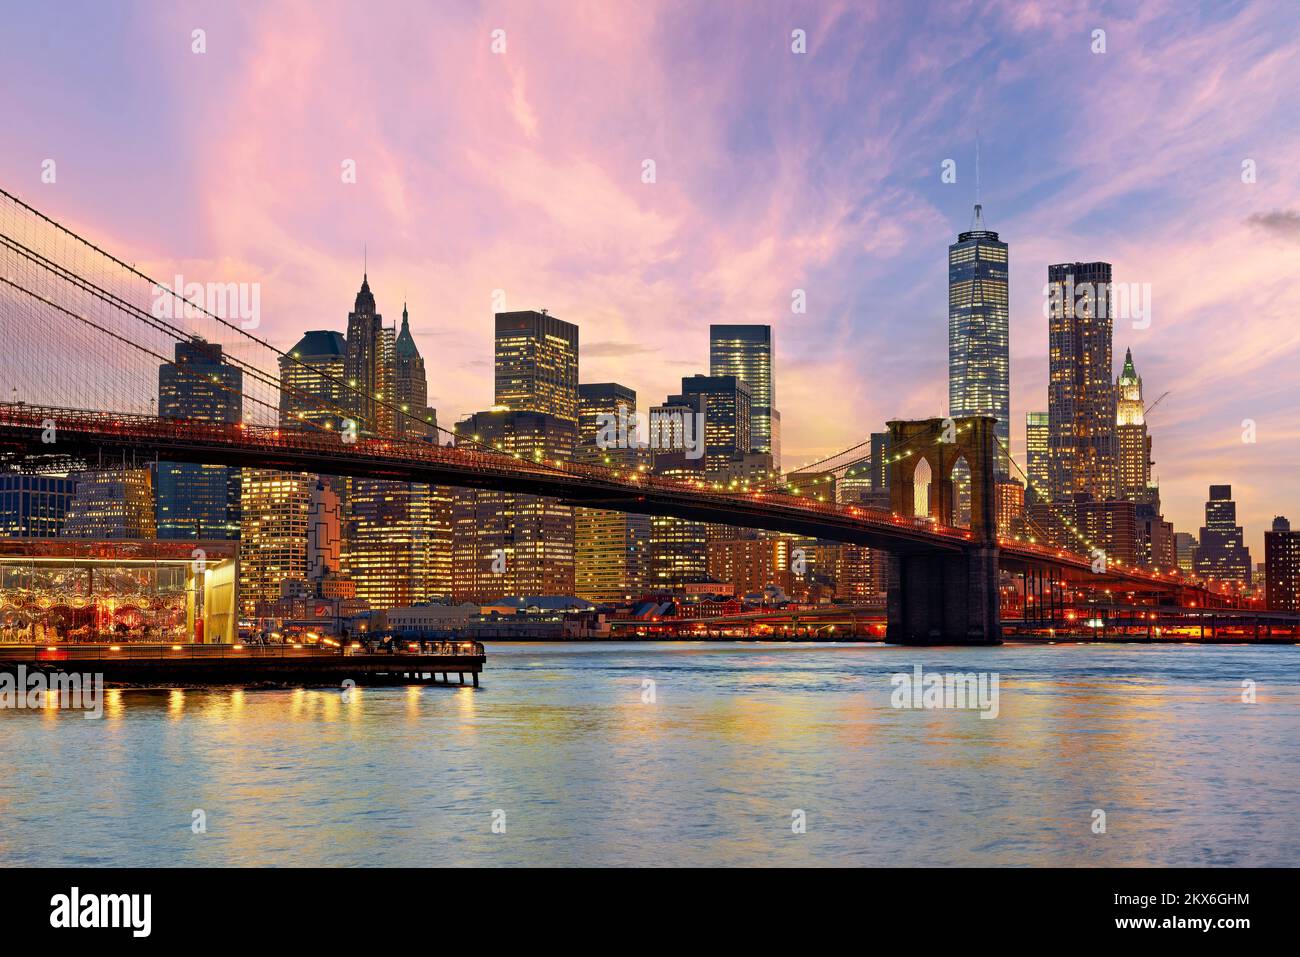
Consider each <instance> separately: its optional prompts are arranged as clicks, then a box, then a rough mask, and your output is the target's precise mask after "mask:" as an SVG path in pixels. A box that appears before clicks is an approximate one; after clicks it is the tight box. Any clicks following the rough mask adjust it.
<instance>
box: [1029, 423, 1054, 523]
mask: <svg viewBox="0 0 1300 957" xmlns="http://www.w3.org/2000/svg"><path fill="white" fill-rule="evenodd" d="M1049 434H1050V426H1049V425H1048V415H1047V413H1046V412H1027V413H1025V474H1026V475H1027V476H1028V477H1029V483H1028V485H1027V486H1026V487H1025V501H1027V502H1030V503H1033V502H1036V501H1037V500H1038V499H1039V497H1040V496H1043V495H1046V494H1047V490H1048V488H1049V487H1050V474H1051V473H1050V466H1049V464H1048V461H1049V460H1048V452H1047V450H1048V447H1049V446H1048V436H1049Z"/></svg>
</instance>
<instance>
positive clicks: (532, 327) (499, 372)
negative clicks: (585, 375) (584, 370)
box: [494, 310, 578, 426]
mask: <svg viewBox="0 0 1300 957" xmlns="http://www.w3.org/2000/svg"><path fill="white" fill-rule="evenodd" d="M495 349H496V356H495V363H494V364H495V370H496V399H495V401H496V404H497V405H498V406H505V407H506V408H508V409H511V410H513V411H515V412H544V413H545V414H547V415H553V416H555V417H556V418H557V419H564V420H565V421H567V422H571V423H573V424H574V425H575V426H576V425H577V422H578V327H577V326H575V325H574V324H573V323H571V322H564V321H563V320H560V319H556V318H555V317H554V316H552V315H549V314H548V313H547V312H546V311H545V310H543V311H542V312H532V311H524V312H498V313H497V314H496V340H495Z"/></svg>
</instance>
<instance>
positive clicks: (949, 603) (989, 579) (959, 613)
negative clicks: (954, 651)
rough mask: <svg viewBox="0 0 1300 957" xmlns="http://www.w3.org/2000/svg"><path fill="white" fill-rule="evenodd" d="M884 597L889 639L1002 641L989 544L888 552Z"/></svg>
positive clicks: (941, 642)
mask: <svg viewBox="0 0 1300 957" xmlns="http://www.w3.org/2000/svg"><path fill="white" fill-rule="evenodd" d="M888 601H889V604H888V612H889V623H888V625H887V627H886V631H885V640H886V641H887V642H889V643H890V644H896V645H997V644H1001V643H1002V619H1001V615H1000V611H999V607H998V550H997V548H995V547H990V546H974V547H971V548H968V549H965V550H964V551H962V552H960V553H952V552H939V553H925V554H916V555H910V554H901V555H891V556H890V558H889V599H888Z"/></svg>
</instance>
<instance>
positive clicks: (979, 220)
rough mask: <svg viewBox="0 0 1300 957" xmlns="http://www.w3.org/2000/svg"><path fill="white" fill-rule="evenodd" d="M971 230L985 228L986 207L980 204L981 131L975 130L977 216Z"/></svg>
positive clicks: (972, 221) (972, 220)
mask: <svg viewBox="0 0 1300 957" xmlns="http://www.w3.org/2000/svg"><path fill="white" fill-rule="evenodd" d="M970 228H971V229H983V228H984V206H983V205H982V204H981V203H980V131H979V129H978V128H977V129H976V130H975V215H974V217H973V218H972V219H971V227H970Z"/></svg>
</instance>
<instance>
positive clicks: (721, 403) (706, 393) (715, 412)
mask: <svg viewBox="0 0 1300 957" xmlns="http://www.w3.org/2000/svg"><path fill="white" fill-rule="evenodd" d="M682 395H683V396H685V397H687V398H688V399H693V398H695V397H698V398H699V400H700V401H699V404H698V406H697V407H698V408H699V409H700V410H701V411H702V412H703V413H704V471H705V472H706V473H708V474H709V475H710V476H711V477H712V476H714V475H716V474H718V473H722V472H725V471H726V470H727V469H728V468H730V466H731V464H732V463H733V462H735V461H737V460H738V459H739V458H740V457H741V456H742V455H744V454H745V453H746V452H748V451H750V449H751V447H752V443H753V435H752V429H751V423H752V418H751V411H752V409H753V403H752V401H751V397H750V393H749V386H747V385H746V384H745V383H744V382H743V381H741V380H740V379H738V378H737V377H736V376H734V375H693V376H684V377H683V378H682Z"/></svg>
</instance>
